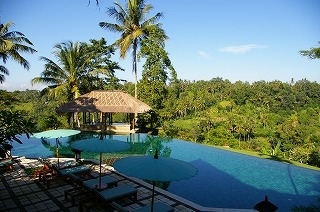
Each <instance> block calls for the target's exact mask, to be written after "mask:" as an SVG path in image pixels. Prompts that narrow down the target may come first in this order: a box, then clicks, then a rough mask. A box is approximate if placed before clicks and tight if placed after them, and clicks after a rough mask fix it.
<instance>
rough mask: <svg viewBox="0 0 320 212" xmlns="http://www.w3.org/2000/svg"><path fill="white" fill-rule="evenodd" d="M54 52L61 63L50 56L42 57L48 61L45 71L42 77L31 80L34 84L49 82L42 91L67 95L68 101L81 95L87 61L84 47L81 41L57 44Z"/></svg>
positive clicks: (56, 94) (54, 94) (41, 58)
mask: <svg viewBox="0 0 320 212" xmlns="http://www.w3.org/2000/svg"><path fill="white" fill-rule="evenodd" d="M55 49H56V50H55V51H54V52H53V54H54V55H55V57H56V58H57V59H58V61H59V62H60V65H59V64H57V63H55V62H53V61H52V60H50V59H49V58H46V57H40V60H42V61H44V62H46V64H45V65H44V71H43V72H42V73H41V76H40V77H35V78H33V79H32V80H31V83H32V85H34V84H37V83H43V84H47V85H48V87H47V88H45V89H44V90H43V91H42V93H48V94H49V95H51V96H54V97H56V96H59V95H62V94H65V95H67V101H70V100H73V99H75V98H77V97H79V96H80V91H79V79H80V76H81V71H83V69H84V67H85V65H86V62H85V54H84V51H83V48H81V45H80V43H79V42H76V43H72V42H71V41H69V42H66V43H61V44H57V45H56V46H55Z"/></svg>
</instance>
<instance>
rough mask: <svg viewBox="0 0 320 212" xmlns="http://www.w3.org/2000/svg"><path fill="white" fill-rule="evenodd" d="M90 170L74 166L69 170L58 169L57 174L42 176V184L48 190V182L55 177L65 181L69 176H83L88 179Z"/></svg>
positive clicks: (85, 167)
mask: <svg viewBox="0 0 320 212" xmlns="http://www.w3.org/2000/svg"><path fill="white" fill-rule="evenodd" d="M90 173H91V169H90V168H88V167H87V166H75V167H71V168H65V169H59V170H57V174H55V173H54V174H52V175H45V176H43V183H44V184H45V186H46V188H47V189H48V188H49V187H50V185H49V181H51V180H53V179H55V178H56V177H59V176H61V177H63V178H65V179H68V178H69V177H70V175H71V174H73V175H79V176H85V177H88V178H89V177H90Z"/></svg>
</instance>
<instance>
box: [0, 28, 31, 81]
mask: <svg viewBox="0 0 320 212" xmlns="http://www.w3.org/2000/svg"><path fill="white" fill-rule="evenodd" d="M12 25H13V23H12V22H8V23H6V24H2V23H0V59H1V60H2V62H3V63H4V64H6V62H7V60H8V59H9V58H10V59H12V60H14V61H16V62H17V63H19V64H20V65H22V66H23V67H24V68H25V69H27V70H29V69H30V64H29V62H28V61H27V60H26V59H25V58H24V57H22V55H21V53H24V52H27V53H31V54H33V53H35V52H36V50H35V49H33V48H32V47H30V46H33V44H32V43H31V42H30V40H29V39H28V38H26V36H25V35H24V34H22V33H21V32H18V31H9V28H10V27H11V26H12ZM5 75H9V70H8V68H6V67H5V66H3V65H1V64H0V83H3V82H4V81H5Z"/></svg>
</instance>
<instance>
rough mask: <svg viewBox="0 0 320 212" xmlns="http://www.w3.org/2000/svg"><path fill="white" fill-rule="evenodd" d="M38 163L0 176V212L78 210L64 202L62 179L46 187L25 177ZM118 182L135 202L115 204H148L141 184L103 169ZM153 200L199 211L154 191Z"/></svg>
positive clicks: (148, 192) (103, 208) (27, 161)
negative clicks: (133, 193)
mask: <svg viewBox="0 0 320 212" xmlns="http://www.w3.org/2000/svg"><path fill="white" fill-rule="evenodd" d="M41 166H42V163H40V162H39V161H38V160H35V159H25V158H21V159H19V160H18V161H17V163H15V164H14V166H13V171H6V172H4V173H1V176H0V193H1V196H0V211H79V208H78V205H79V204H78V202H76V203H77V204H76V205H75V206H72V204H71V202H70V201H68V200H65V198H64V191H65V190H68V189H71V188H72V187H73V185H71V184H69V183H68V182H67V181H65V180H64V179H62V178H60V179H56V180H53V181H52V182H51V183H50V188H49V189H46V188H45V186H44V185H43V184H42V182H40V181H39V180H38V178H34V177H33V176H30V175H28V173H27V172H26V170H28V169H29V168H38V167H41ZM91 168H92V173H93V175H94V176H98V173H99V172H98V171H99V167H98V166H97V165H91ZM103 171H104V172H109V174H110V175H111V176H113V177H115V178H117V179H118V180H120V181H119V184H129V185H131V186H134V187H135V188H137V189H138V200H137V201H136V202H134V201H133V200H131V199H129V198H128V199H123V200H121V201H119V202H118V203H119V204H121V205H122V206H123V207H124V208H126V209H127V210H128V211H130V210H132V209H134V208H139V207H142V206H144V205H146V204H149V203H150V200H151V198H150V195H151V189H150V187H147V186H146V185H143V184H140V183H143V182H140V183H138V182H135V181H133V180H131V179H129V178H126V177H124V176H122V175H120V174H118V173H116V172H113V171H110V170H109V169H107V168H104V169H103ZM155 201H163V202H165V203H166V204H168V205H171V206H172V207H174V209H175V211H190V212H192V211H199V210H197V209H195V208H192V207H191V206H188V205H186V204H184V203H182V202H179V201H176V200H174V199H172V198H171V197H169V196H166V195H162V194H161V193H158V192H156V196H155ZM94 206H96V207H94V208H92V209H91V211H117V210H115V209H114V208H113V207H112V206H110V205H107V204H104V205H102V206H101V205H99V204H96V205H94Z"/></svg>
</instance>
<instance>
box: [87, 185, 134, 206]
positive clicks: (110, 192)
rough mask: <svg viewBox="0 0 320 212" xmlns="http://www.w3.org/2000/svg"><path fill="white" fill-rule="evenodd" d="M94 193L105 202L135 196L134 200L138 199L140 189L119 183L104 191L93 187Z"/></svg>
mask: <svg viewBox="0 0 320 212" xmlns="http://www.w3.org/2000/svg"><path fill="white" fill-rule="evenodd" d="M91 191H93V193H94V194H95V195H96V196H97V197H99V199H101V200H102V201H104V202H108V203H111V202H112V201H114V200H117V199H122V198H127V197H132V196H133V197H134V201H137V194H138V190H137V189H136V188H134V187H132V186H130V185H126V184H123V185H119V186H117V187H114V188H108V189H104V190H102V191H98V190H96V189H92V190H91Z"/></svg>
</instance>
